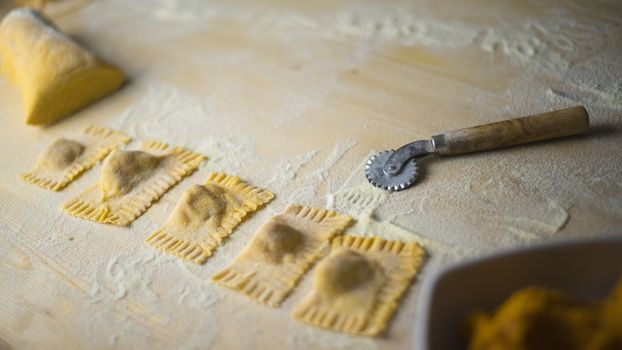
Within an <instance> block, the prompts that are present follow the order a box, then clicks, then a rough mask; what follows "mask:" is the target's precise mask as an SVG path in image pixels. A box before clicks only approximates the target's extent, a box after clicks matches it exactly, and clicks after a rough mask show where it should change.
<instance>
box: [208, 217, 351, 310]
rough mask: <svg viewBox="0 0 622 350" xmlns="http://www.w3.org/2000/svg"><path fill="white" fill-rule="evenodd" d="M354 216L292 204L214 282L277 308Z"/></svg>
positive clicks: (254, 238) (258, 234)
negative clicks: (331, 240)
mask: <svg viewBox="0 0 622 350" xmlns="http://www.w3.org/2000/svg"><path fill="white" fill-rule="evenodd" d="M351 219H352V218H351V217H350V216H347V215H342V214H338V213H335V212H332V211H328V210H324V209H317V208H309V207H305V206H302V205H290V206H289V207H288V208H287V209H286V210H285V211H284V212H283V213H281V214H279V215H276V216H274V217H272V218H271V219H270V220H268V221H267V222H266V223H265V224H264V225H263V226H261V227H260V228H259V230H258V231H257V233H256V234H255V236H254V237H253V240H252V241H251V242H250V244H249V245H248V246H247V247H246V249H245V250H244V251H243V252H242V253H241V254H240V255H239V256H238V257H237V258H236V259H235V261H234V262H233V263H232V264H231V265H230V266H229V267H227V268H225V269H224V270H222V271H220V272H219V273H217V274H215V275H214V276H213V277H212V280H213V281H216V282H218V283H220V284H222V285H224V286H226V287H228V288H231V289H234V290H237V291H240V292H242V293H244V294H246V295H247V296H248V297H249V298H251V299H253V300H255V301H258V302H260V303H263V304H267V305H270V306H278V305H280V303H281V302H282V301H283V300H284V299H285V298H286V297H287V295H288V294H289V293H290V292H291V290H292V289H293V288H294V287H295V286H296V285H297V284H298V282H299V280H300V278H301V277H302V276H303V275H304V274H305V272H306V271H307V270H308V269H309V268H310V267H311V265H312V264H313V263H314V262H315V261H316V260H317V258H318V257H319V255H320V254H321V252H322V249H323V248H325V247H327V246H328V243H329V241H330V239H331V238H332V237H333V236H335V235H336V234H338V233H341V231H343V230H344V229H345V228H346V226H347V225H348V224H349V222H350V220H351Z"/></svg>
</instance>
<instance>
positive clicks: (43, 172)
mask: <svg viewBox="0 0 622 350" xmlns="http://www.w3.org/2000/svg"><path fill="white" fill-rule="evenodd" d="M129 141H130V138H129V137H127V136H126V135H124V134H122V133H120V132H118V131H115V130H112V129H108V128H104V127H99V126H90V127H88V128H86V129H85V130H84V132H83V133H82V134H81V135H78V136H77V137H75V138H72V139H66V138H59V139H57V140H56V141H54V142H53V143H52V144H50V145H49V146H48V147H46V148H45V149H44V150H43V152H42V153H41V154H40V155H39V159H38V160H37V162H36V163H35V166H34V167H33V169H32V170H31V171H29V172H26V173H21V174H19V178H20V179H22V180H24V181H26V182H28V183H32V184H34V185H37V186H41V187H43V188H46V189H49V190H52V191H60V190H62V189H63V188H65V186H67V185H68V184H69V183H71V182H72V181H73V180H75V179H76V178H77V177H78V176H80V175H81V174H82V173H83V172H85V171H86V170H88V169H90V168H92V167H93V166H94V165H95V164H97V162H98V161H100V160H101V159H103V158H104V157H106V156H107V155H108V153H110V151H112V150H114V149H117V148H119V147H121V146H122V145H124V144H126V143H128V142H129Z"/></svg>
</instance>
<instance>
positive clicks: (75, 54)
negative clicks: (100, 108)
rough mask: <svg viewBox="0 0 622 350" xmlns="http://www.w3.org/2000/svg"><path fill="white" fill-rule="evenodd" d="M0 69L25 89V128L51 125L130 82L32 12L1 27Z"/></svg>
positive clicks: (18, 13) (17, 14)
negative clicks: (26, 125)
mask: <svg viewBox="0 0 622 350" xmlns="http://www.w3.org/2000/svg"><path fill="white" fill-rule="evenodd" d="M0 61H1V63H2V64H1V66H0V70H1V71H2V73H3V74H4V76H5V77H6V78H7V79H8V80H10V81H11V82H12V83H13V84H15V85H16V86H17V88H18V89H19V90H20V92H21V95H22V100H23V105H24V112H25V114H26V118H25V119H26V124H31V125H42V124H50V123H52V122H54V121H56V120H58V119H61V118H63V117H65V116H67V115H70V114H72V113H74V112H76V111H78V110H80V109H82V108H84V107H86V106H88V105H90V104H91V103H93V102H95V101H97V100H99V99H100V98H102V97H104V96H105V95H108V94H110V93H111V92H113V91H115V90H117V89H118V88H119V87H120V86H121V85H122V84H123V82H124V81H125V75H124V74H123V72H121V71H120V70H119V69H118V68H116V67H114V66H112V65H110V64H108V63H106V62H104V61H103V60H101V59H99V58H98V57H96V56H95V55H94V54H93V53H91V52H89V51H88V50H86V49H85V48H84V47H82V46H81V45H79V44H78V43H77V42H75V41H74V40H72V39H71V38H69V37H68V36H66V35H65V34H64V33H62V32H61V31H60V30H59V29H58V28H57V27H56V26H54V24H52V23H51V22H50V20H49V19H47V18H45V16H43V15H42V14H41V13H40V12H38V11H36V10H33V9H30V8H18V9H15V10H12V11H11V12H9V14H7V15H6V17H4V19H3V20H2V22H1V23H0Z"/></svg>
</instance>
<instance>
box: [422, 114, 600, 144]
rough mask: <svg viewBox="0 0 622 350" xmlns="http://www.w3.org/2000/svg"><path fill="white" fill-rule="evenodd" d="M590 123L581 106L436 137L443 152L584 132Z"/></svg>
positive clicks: (546, 138) (460, 130)
mask: <svg viewBox="0 0 622 350" xmlns="http://www.w3.org/2000/svg"><path fill="white" fill-rule="evenodd" d="M589 127H590V119H589V116H588V114H587V111H586V110H585V107H583V106H578V107H572V108H568V109H561V110H558V111H553V112H548V113H542V114H537V115H532V116H528V117H522V118H516V119H510V120H504V121H501V122H496V123H491V124H485V125H479V126H474V127H470V128H465V129H459V130H454V131H450V132H447V133H445V134H442V135H436V136H433V137H432V140H433V141H434V144H435V146H436V150H437V151H438V153H439V154H445V155H453V154H462V153H469V152H477V151H484V150H489V149H495V148H501V147H505V146H512V145H519V144H522V143H528V142H534V141H541V140H548V139H552V138H556V137H562V136H570V135H576V134H581V133H584V132H586V131H587V130H588V129H589Z"/></svg>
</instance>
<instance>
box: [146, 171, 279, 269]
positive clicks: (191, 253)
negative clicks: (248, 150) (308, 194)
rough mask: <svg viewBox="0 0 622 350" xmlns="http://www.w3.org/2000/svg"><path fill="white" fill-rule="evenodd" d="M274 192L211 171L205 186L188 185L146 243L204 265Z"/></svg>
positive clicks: (234, 177)
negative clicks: (171, 211) (162, 223)
mask: <svg viewBox="0 0 622 350" xmlns="http://www.w3.org/2000/svg"><path fill="white" fill-rule="evenodd" d="M272 198H274V194H273V193H271V192H269V191H266V190H263V189H261V188H257V187H253V186H250V185H248V184H246V183H244V182H243V181H242V180H240V178H239V177H238V176H230V175H226V174H222V173H211V174H210V175H209V177H208V179H207V182H206V183H205V184H204V185H193V186H191V187H190V188H188V189H187V190H186V191H185V192H184V194H183V196H182V197H181V200H180V201H179V202H178V203H177V207H176V208H175V210H174V211H173V213H172V214H171V216H170V218H169V219H168V220H167V221H166V223H165V224H164V225H163V226H162V227H160V228H159V229H158V230H157V231H156V232H154V233H153V234H152V235H151V236H150V237H149V238H147V240H146V242H147V244H149V245H150V246H152V247H154V248H156V249H159V250H161V251H163V252H166V253H169V254H173V255H175V256H178V257H180V258H183V259H188V260H192V261H194V262H196V263H197V264H203V263H204V262H205V261H206V260H207V258H209V257H210V255H212V252H213V251H214V250H215V249H216V247H217V246H218V245H219V244H221V243H222V241H223V240H224V239H225V238H226V237H227V236H229V235H230V234H231V232H232V231H233V229H234V228H235V227H236V226H237V225H238V224H240V223H241V222H242V220H243V219H244V218H245V217H246V216H247V215H248V214H249V213H251V212H253V211H256V210H258V209H259V208H260V207H261V206H262V205H264V204H266V203H268V202H270V201H271V200H272Z"/></svg>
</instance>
